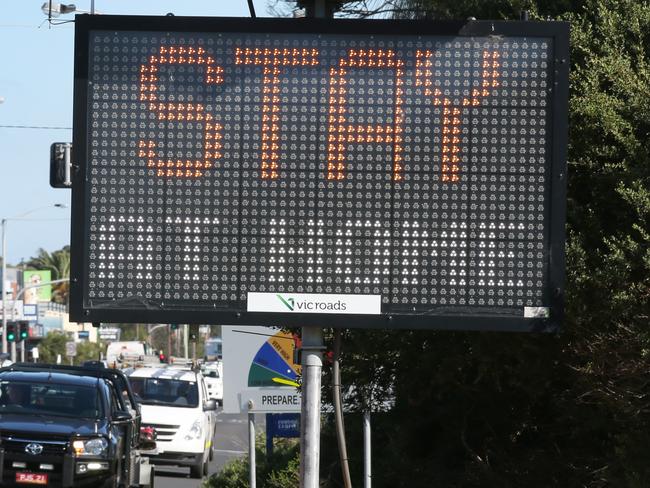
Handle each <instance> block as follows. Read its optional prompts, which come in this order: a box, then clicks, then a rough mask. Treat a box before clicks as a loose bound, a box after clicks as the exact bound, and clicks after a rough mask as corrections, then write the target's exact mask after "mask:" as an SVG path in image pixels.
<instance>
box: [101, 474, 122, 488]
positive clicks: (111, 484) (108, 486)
mask: <svg viewBox="0 0 650 488" xmlns="http://www.w3.org/2000/svg"><path fill="white" fill-rule="evenodd" d="M118 486H119V485H118V484H117V475H116V476H111V477H110V478H109V479H107V480H106V481H104V484H103V485H102V487H103V488H118Z"/></svg>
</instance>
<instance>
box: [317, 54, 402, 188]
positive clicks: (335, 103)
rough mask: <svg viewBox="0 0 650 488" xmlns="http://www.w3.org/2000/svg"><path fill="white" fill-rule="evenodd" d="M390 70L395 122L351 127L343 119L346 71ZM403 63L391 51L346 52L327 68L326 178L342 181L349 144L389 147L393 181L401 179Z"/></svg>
mask: <svg viewBox="0 0 650 488" xmlns="http://www.w3.org/2000/svg"><path fill="white" fill-rule="evenodd" d="M358 68H362V69H368V68H371V69H374V68H382V69H392V70H394V72H395V96H394V111H395V121H394V123H393V124H390V125H354V124H350V123H349V122H348V121H347V118H346V113H347V110H346V103H347V98H346V94H347V89H346V85H347V81H346V75H347V74H348V72H349V71H350V69H358ZM403 76H404V63H403V61H402V60H400V59H399V58H397V56H396V55H395V52H394V51H393V50H391V49H386V50H384V49H350V50H349V51H348V55H347V56H346V57H343V58H341V59H340V60H339V65H338V67H335V68H331V69H330V92H329V114H328V140H327V179H328V180H342V179H344V178H345V170H346V166H347V164H346V159H347V158H346V150H347V146H348V145H349V144H352V143H369V144H370V143H384V144H391V145H392V147H393V180H395V181H399V180H401V179H402V177H403V176H402V171H403V169H404V168H403V166H402V158H403V156H402V152H403V146H402V140H403V138H402V122H403V120H404V117H403V111H402V103H403V100H402V94H403V88H402V87H403V79H402V78H403Z"/></svg>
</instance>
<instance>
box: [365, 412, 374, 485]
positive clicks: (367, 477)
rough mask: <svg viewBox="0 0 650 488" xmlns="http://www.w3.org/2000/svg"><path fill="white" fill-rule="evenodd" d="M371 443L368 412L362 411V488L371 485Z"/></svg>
mask: <svg viewBox="0 0 650 488" xmlns="http://www.w3.org/2000/svg"><path fill="white" fill-rule="evenodd" d="M371 449H372V443H371V442H370V412H369V411H366V412H363V488H371V487H372V461H371V460H372V457H371V456H372V452H371Z"/></svg>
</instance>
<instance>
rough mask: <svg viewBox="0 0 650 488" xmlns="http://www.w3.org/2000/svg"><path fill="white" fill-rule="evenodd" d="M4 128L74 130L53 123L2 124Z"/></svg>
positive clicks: (0, 126) (1, 126)
mask: <svg viewBox="0 0 650 488" xmlns="http://www.w3.org/2000/svg"><path fill="white" fill-rule="evenodd" d="M0 128H4V129H47V130H72V127H58V126H53V125H0Z"/></svg>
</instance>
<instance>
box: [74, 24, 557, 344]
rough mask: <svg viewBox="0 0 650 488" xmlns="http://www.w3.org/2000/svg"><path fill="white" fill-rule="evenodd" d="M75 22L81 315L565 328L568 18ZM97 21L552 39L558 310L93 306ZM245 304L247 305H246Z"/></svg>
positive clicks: (139, 27) (77, 317) (125, 27)
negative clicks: (370, 311)
mask: <svg viewBox="0 0 650 488" xmlns="http://www.w3.org/2000/svg"><path fill="white" fill-rule="evenodd" d="M75 22H76V24H75V35H76V40H75V73H74V78H75V85H74V129H73V141H74V142H73V144H74V147H75V161H74V162H73V163H74V164H73V175H72V176H73V182H72V189H73V192H72V193H73V194H72V223H73V225H72V231H71V243H72V261H71V287H70V317H71V319H72V320H74V321H78V322H113V323H122V322H132V323H147V322H149V323H160V322H164V323H171V322H175V323H176V322H178V323H204V324H205V323H208V324H209V323H212V324H219V323H229V324H242V325H243V324H265V325H280V326H304V325H314V326H320V327H346V328H349V327H366V328H405V329H419V328H428V329H441V330H501V331H520V332H524V331H546V332H548V331H556V330H557V329H558V328H559V327H560V325H561V323H562V320H563V314H564V292H565V288H564V287H565V285H564V280H565V251H564V241H565V219H566V177H567V174H566V173H567V167H566V152H567V142H568V141H567V132H568V127H567V119H568V85H569V45H568V37H569V25H568V23H565V22H528V21H526V22H524V21H512V22H510V21H459V22H439V21H435V22H432V21H401V20H400V21H396V20H373V21H366V20H344V19H341V20H323V19H299V20H294V19H245V18H198V17H197V18H194V17H169V16H168V17H147V16H88V15H78V16H77V17H76V21H75ZM92 30H107V31H157V32H165V31H173V32H188V33H192V32H245V33H249V32H255V33H302V34H319V33H323V34H327V33H335V34H365V35H379V34H382V35H395V36H400V35H441V36H443V35H444V36H447V35H453V36H468V37H470V36H505V37H508V36H526V37H546V38H549V37H550V38H552V39H553V53H552V54H553V61H554V63H553V64H554V70H553V71H552V77H553V79H552V83H551V84H552V86H553V88H552V95H551V97H550V100H551V105H552V118H551V119H550V120H549V125H550V132H551V133H552V135H551V136H550V140H551V141H552V145H551V146H550V150H551V156H550V160H551V167H550V171H549V173H548V176H549V179H550V182H549V183H547V192H548V193H547V200H546V201H547V206H550V209H547V211H548V215H549V217H550V218H549V221H548V222H547V225H548V232H549V247H548V249H547V252H548V256H549V258H548V269H547V271H546V273H547V274H546V278H547V286H546V291H545V294H546V300H547V301H548V309H549V311H550V313H547V314H542V315H538V316H532V317H526V318H525V317H523V316H520V315H513V314H509V313H505V314H504V313H503V312H502V310H500V309H498V308H496V307H493V308H489V307H485V309H484V310H483V312H482V313H480V314H477V313H474V312H472V313H466V312H465V311H463V309H462V308H461V307H438V308H436V309H434V310H430V311H427V313H426V314H413V313H390V314H388V313H384V312H383V307H382V313H381V314H380V315H337V314H300V313H295V312H293V313H276V312H273V313H271V312H247V311H246V309H245V308H240V309H236V310H235V309H227V310H222V309H218V308H214V309H208V308H200V309H192V308H183V307H166V306H165V305H164V304H162V303H161V304H157V305H156V306H151V304H149V303H146V302H144V301H141V300H138V299H137V298H134V299H133V300H129V301H128V302H122V303H119V304H118V303H116V304H114V305H110V306H109V305H106V306H103V307H94V306H92V305H91V304H89V303H88V301H87V300H86V299H85V298H84V297H85V296H86V291H87V290H86V286H87V281H88V280H87V276H88V275H87V273H88V244H89V243H88V239H89V237H88V236H89V210H88V207H89V206H88V202H89V200H88V198H89V188H88V187H89V185H87V184H86V183H87V181H88V174H87V165H88V161H89V147H88V140H87V130H88V114H87V109H86V107H87V102H88V89H87V84H88V66H89V54H90V53H89V52H88V51H89V49H88V46H89V36H90V32H91V31H92ZM244 307H245V305H244Z"/></svg>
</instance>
